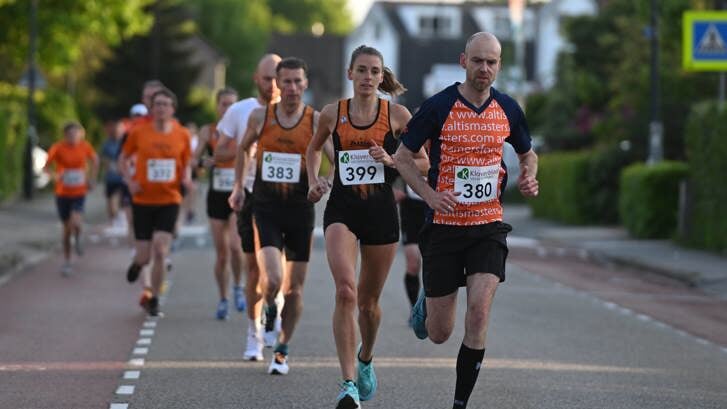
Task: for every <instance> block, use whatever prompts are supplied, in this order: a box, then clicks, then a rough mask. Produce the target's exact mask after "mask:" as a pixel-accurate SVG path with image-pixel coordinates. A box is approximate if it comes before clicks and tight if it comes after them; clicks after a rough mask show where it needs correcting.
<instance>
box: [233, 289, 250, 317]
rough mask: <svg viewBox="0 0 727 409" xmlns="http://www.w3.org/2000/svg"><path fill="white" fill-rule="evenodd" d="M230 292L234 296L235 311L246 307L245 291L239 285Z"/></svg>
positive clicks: (241, 310)
mask: <svg viewBox="0 0 727 409" xmlns="http://www.w3.org/2000/svg"><path fill="white" fill-rule="evenodd" d="M232 294H233V295H234V298H235V307H236V308H237V311H240V312H243V311H245V308H246V307H247V300H246V299H245V291H244V290H243V288H242V287H240V286H239V285H236V286H235V288H233V290H232Z"/></svg>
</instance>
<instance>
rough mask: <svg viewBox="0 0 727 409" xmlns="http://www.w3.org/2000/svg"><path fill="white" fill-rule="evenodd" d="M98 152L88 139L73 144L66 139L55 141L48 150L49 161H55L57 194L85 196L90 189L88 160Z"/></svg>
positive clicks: (62, 195)
mask: <svg viewBox="0 0 727 409" xmlns="http://www.w3.org/2000/svg"><path fill="white" fill-rule="evenodd" d="M95 157H96V152H95V151H94V150H93V147H92V146H91V144H90V143H88V141H85V140H81V141H80V142H79V143H78V144H76V145H72V144H70V143H68V142H66V141H60V142H56V143H54V144H53V145H52V146H51V147H50V150H49V151H48V159H47V160H46V162H47V163H54V164H55V167H56V171H55V194H56V196H60V197H78V196H85V195H86V192H87V191H88V180H87V177H88V160H89V159H91V160H93V159H94V158H95Z"/></svg>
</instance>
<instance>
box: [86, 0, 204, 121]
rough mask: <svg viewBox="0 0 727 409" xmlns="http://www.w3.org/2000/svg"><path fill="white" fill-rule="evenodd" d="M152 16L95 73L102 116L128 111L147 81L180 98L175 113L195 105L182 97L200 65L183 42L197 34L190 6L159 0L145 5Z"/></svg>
mask: <svg viewBox="0 0 727 409" xmlns="http://www.w3.org/2000/svg"><path fill="white" fill-rule="evenodd" d="M147 9H148V12H149V13H150V14H152V15H153V16H154V25H153V27H152V30H151V31H150V32H149V33H148V34H147V35H144V36H137V37H134V38H132V39H130V40H128V41H125V42H123V43H122V44H121V45H120V46H119V47H117V48H116V49H114V53H113V56H112V57H111V58H110V59H109V60H108V61H107V62H106V64H105V66H104V68H103V69H102V70H101V71H100V72H98V73H97V75H96V77H95V80H94V82H95V84H96V86H97V87H98V89H99V90H101V91H102V93H103V96H104V98H103V99H101V100H99V101H98V104H97V112H98V113H99V114H100V115H101V116H103V117H114V116H121V115H126V114H128V110H129V107H131V105H133V104H135V103H138V102H140V95H141V87H142V85H143V83H144V82H145V81H147V80H150V79H158V80H161V81H162V82H163V83H164V84H165V85H166V86H167V87H168V88H169V89H171V90H172V91H173V92H174V93H175V94H177V97H178V99H179V108H178V109H177V115H178V116H179V117H180V118H189V117H190V116H192V115H193V114H194V113H195V112H194V111H195V110H196V109H198V108H199V107H198V106H194V105H191V104H190V102H189V101H188V100H187V98H188V96H189V94H190V90H191V87H192V84H193V83H194V81H195V80H196V79H197V77H198V75H199V70H200V67H198V66H196V65H193V64H191V63H190V62H189V57H190V55H191V53H192V50H190V49H189V47H188V45H187V44H188V43H187V41H188V40H189V38H190V37H191V36H193V35H195V33H196V25H195V24H194V22H193V21H192V20H191V15H190V13H189V10H188V9H187V8H186V7H185V6H184V5H183V4H182V3H180V2H178V1H175V0H159V1H156V2H155V3H154V4H151V5H150V6H148V7H147Z"/></svg>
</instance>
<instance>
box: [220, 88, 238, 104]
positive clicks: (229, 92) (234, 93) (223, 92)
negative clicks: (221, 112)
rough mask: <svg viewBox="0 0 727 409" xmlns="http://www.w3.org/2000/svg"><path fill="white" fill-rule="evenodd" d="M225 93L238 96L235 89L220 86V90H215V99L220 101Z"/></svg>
mask: <svg viewBox="0 0 727 409" xmlns="http://www.w3.org/2000/svg"><path fill="white" fill-rule="evenodd" d="M225 95H234V96H235V97H236V98H237V96H238V94H237V90H235V89H234V88H232V87H225V88H222V89H221V90H219V91H217V97H216V101H217V102H220V99H221V98H222V97H224V96H225Z"/></svg>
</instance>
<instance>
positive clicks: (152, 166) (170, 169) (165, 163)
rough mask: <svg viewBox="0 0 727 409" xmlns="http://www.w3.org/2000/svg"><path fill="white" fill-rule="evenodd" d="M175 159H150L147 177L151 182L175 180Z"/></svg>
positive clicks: (147, 164)
mask: <svg viewBox="0 0 727 409" xmlns="http://www.w3.org/2000/svg"><path fill="white" fill-rule="evenodd" d="M176 169H177V167H176V163H175V161H174V159H149V160H147V161H146V179H147V180H148V181H149V182H155V183H165V182H173V181H174V179H175V177H176Z"/></svg>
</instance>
